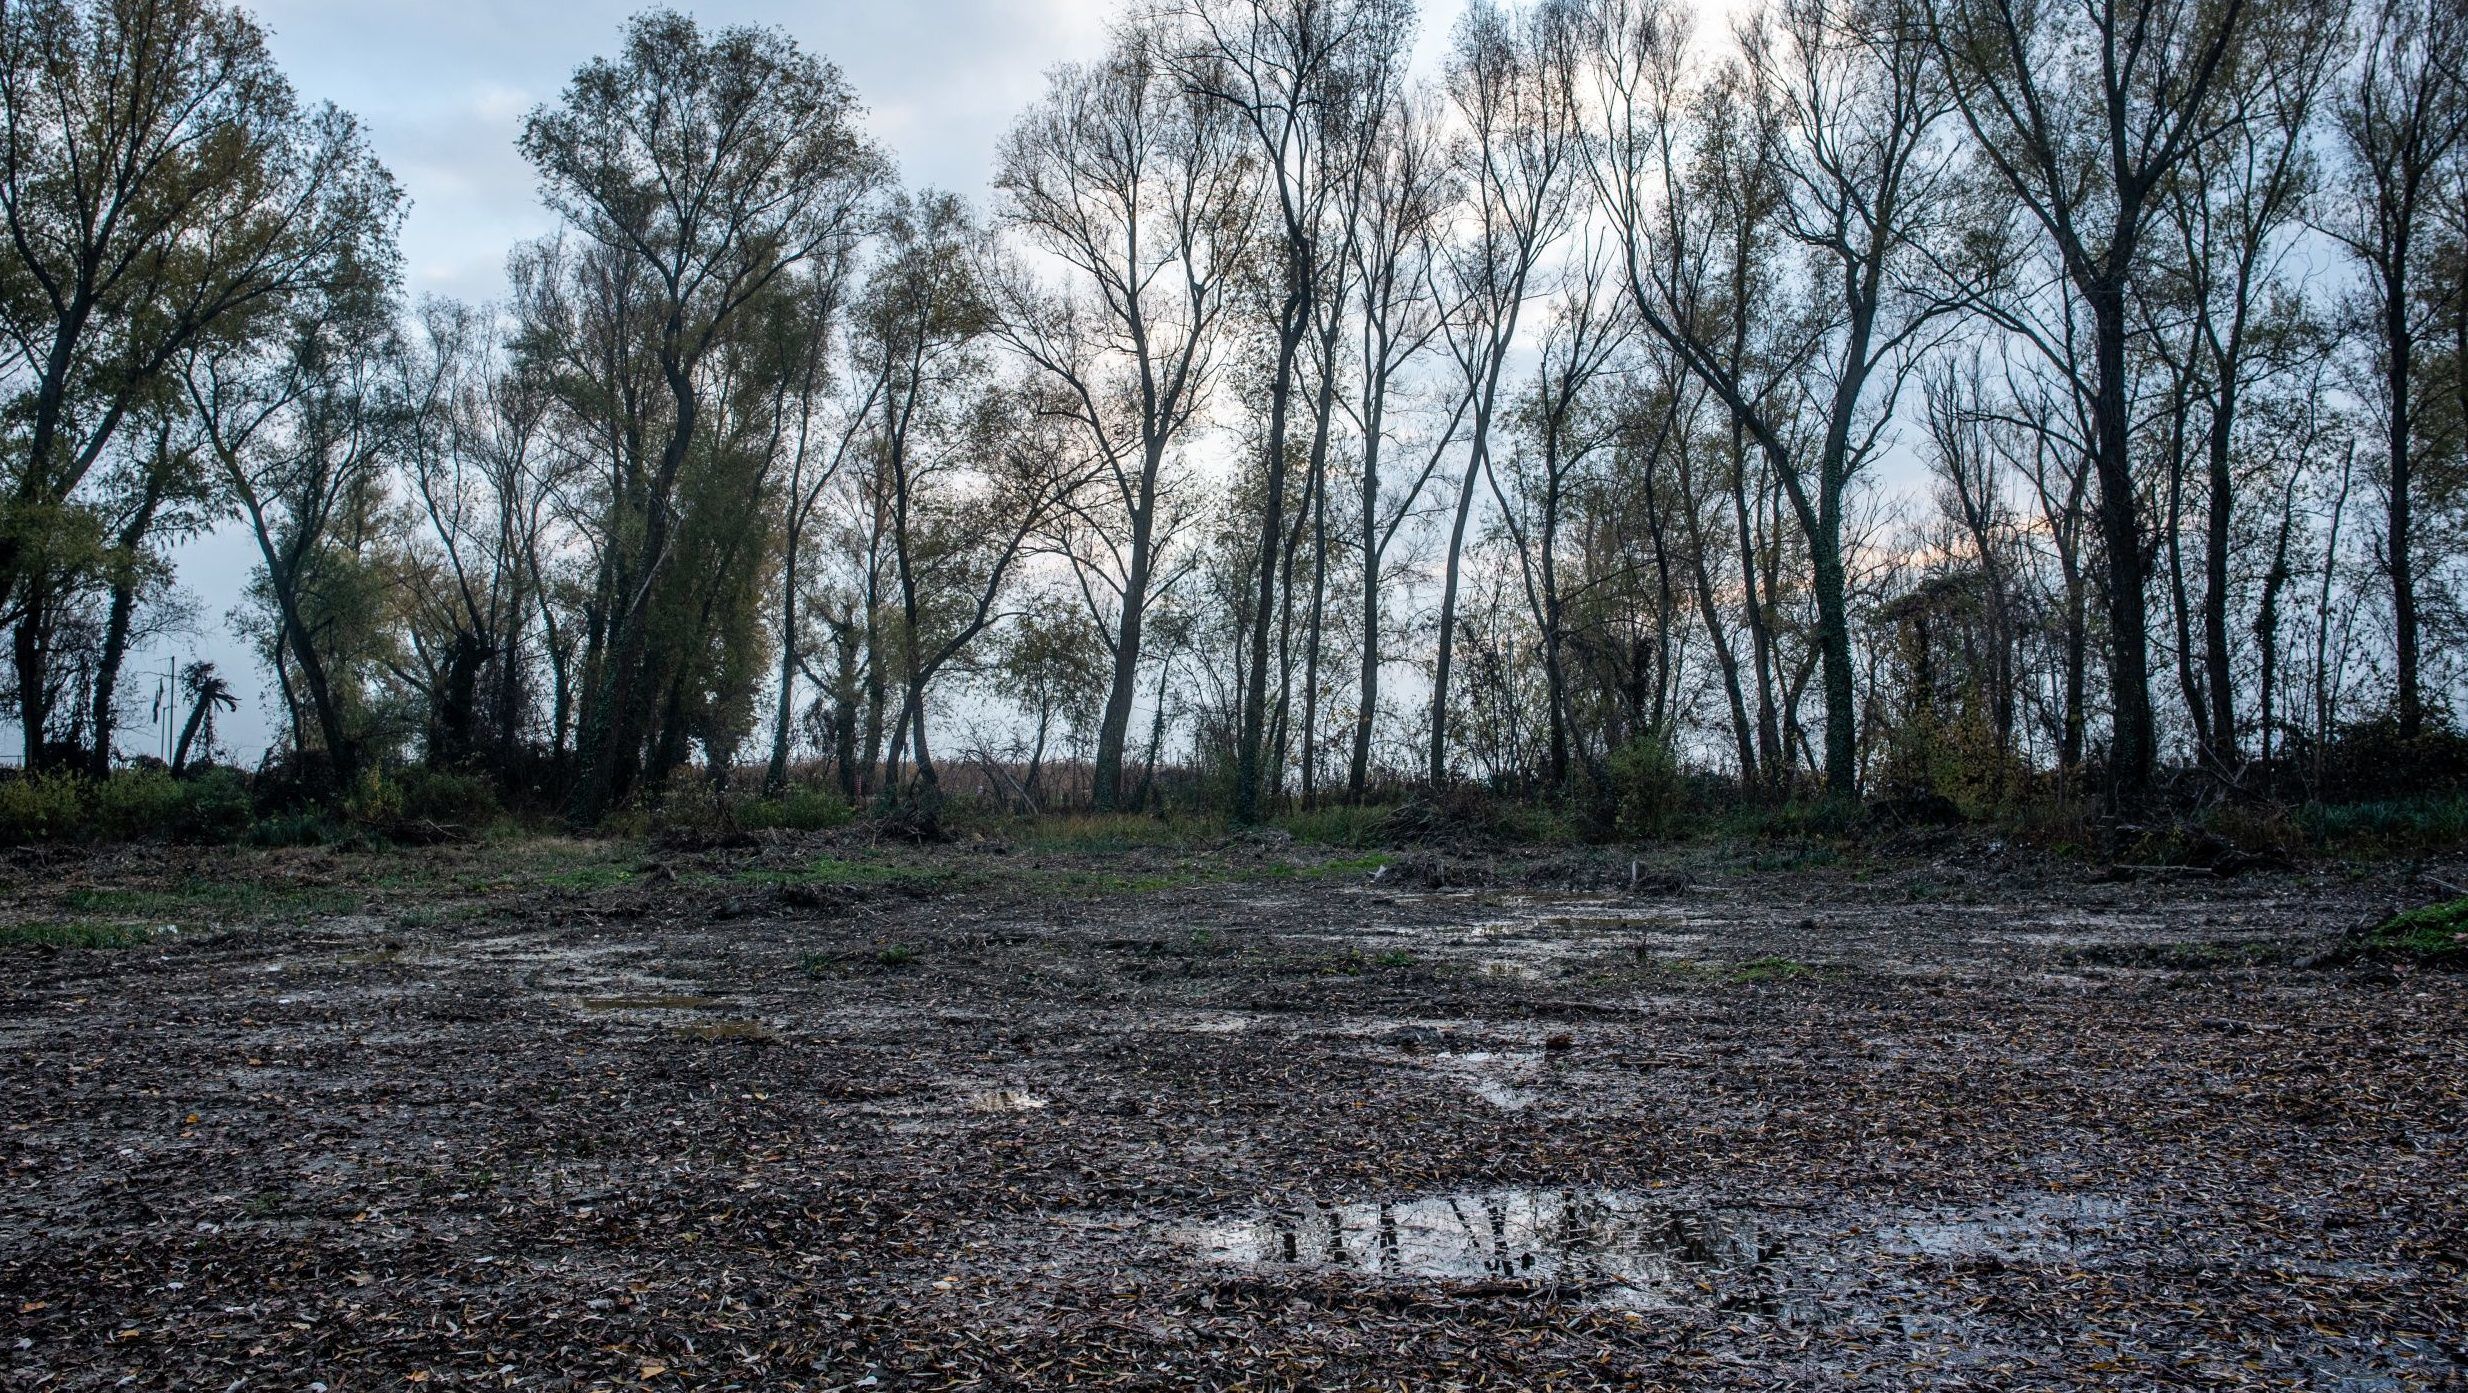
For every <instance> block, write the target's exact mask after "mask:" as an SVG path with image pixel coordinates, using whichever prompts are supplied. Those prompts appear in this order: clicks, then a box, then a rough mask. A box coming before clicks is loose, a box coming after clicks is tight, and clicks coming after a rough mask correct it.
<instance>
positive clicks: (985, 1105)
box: [968, 1088, 1047, 1112]
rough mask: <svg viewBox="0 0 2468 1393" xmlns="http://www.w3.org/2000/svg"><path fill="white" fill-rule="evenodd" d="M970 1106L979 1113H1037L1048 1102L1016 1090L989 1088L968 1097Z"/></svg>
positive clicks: (1032, 1094) (1034, 1095)
mask: <svg viewBox="0 0 2468 1393" xmlns="http://www.w3.org/2000/svg"><path fill="white" fill-rule="evenodd" d="M968 1105H969V1107H970V1108H971V1109H973V1110H975V1111H977V1112H1035V1111H1037V1110H1038V1109H1040V1108H1043V1107H1045V1106H1046V1105H1047V1100H1046V1099H1043V1098H1040V1097H1038V1096H1037V1095H1036V1094H1034V1093H1023V1092H1021V1091H1020V1090H1019V1089H1016V1088H989V1089H986V1090H984V1091H982V1092H978V1093H971V1094H970V1095H968Z"/></svg>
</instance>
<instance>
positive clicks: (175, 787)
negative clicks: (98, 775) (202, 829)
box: [85, 769, 190, 841]
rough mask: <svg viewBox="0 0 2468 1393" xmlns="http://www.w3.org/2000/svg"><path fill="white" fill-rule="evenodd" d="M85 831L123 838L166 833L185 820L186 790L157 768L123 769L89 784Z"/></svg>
mask: <svg viewBox="0 0 2468 1393" xmlns="http://www.w3.org/2000/svg"><path fill="white" fill-rule="evenodd" d="M88 789H89V790H90V791H89V793H88V799H89V806H88V811H87V817H86V828H85V831H86V835H88V836H91V837H96V838H101V839H109V840H119V841H126V840H131V839H134V838H138V837H159V836H167V835H170V834H172V833H175V832H178V831H179V830H180V827H181V824H182V823H184V822H185V821H186V820H187V813H188V807H189V798H190V794H189V790H188V789H187V788H186V787H185V786H183V785H182V784H181V783H180V781H179V780H177V779H175V778H173V777H172V776H171V775H170V774H168V773H166V772H164V771H162V770H157V769H125V770H122V771H121V772H119V773H116V774H114V775H112V776H111V777H110V778H108V779H105V780H103V781H102V782H100V783H96V784H90V785H88Z"/></svg>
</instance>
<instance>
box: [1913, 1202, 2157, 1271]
mask: <svg viewBox="0 0 2468 1393" xmlns="http://www.w3.org/2000/svg"><path fill="white" fill-rule="evenodd" d="M2125 1213H2126V1211H2125V1206H2124V1205H2122V1204H2120V1203H2118V1202H2117V1201H2115V1200H2111V1199H2102V1198H2100V1197H2098V1196H2096V1195H2042V1196H2036V1197H2034V1198H2031V1199H2028V1200H2025V1201H2023V1202H2022V1203H2020V1204H2017V1205H2014V1206H2012V1207H2010V1208H2005V1209H1996V1210H1972V1211H1968V1212H1957V1213H1952V1214H1947V1215H1944V1216H1942V1217H1938V1216H1930V1217H1927V1218H1920V1219H1912V1220H1907V1221H1904V1222H1900V1223H1893V1224H1885V1225H1881V1226H1880V1227H1879V1228H1878V1229H1877V1231H1876V1236H1877V1240H1878V1241H1879V1242H1880V1243H1881V1244H1882V1245H1884V1247H1885V1248H1886V1250H1887V1251H1889V1252H1899V1253H1907V1254H1912V1255H1916V1256H1922V1257H1933V1258H1951V1257H1996V1258H1999V1259H2002V1260H2005V1261H2008V1262H2041V1261H2047V1260H2050V1259H2055V1258H2074V1257H2078V1256H2080V1255H2081V1254H2082V1253H2083V1252H2084V1251H2085V1250H2086V1249H2089V1248H2092V1247H2095V1246H2097V1245H2099V1244H2101V1243H2104V1242H2110V1241H2114V1240H2115V1239H2117V1238H2118V1237H2120V1236H2121V1234H2122V1232H2123V1227H2124V1224H2123V1221H2124V1219H2125Z"/></svg>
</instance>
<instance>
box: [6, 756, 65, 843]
mask: <svg viewBox="0 0 2468 1393" xmlns="http://www.w3.org/2000/svg"><path fill="white" fill-rule="evenodd" d="M77 784H78V781H77V780H76V779H75V778H74V777H72V776H70V775H67V774H28V775H23V776H20V777H18V778H13V779H6V780H0V845H7V846H23V845H25V844H26V843H28V842H45V841H54V840H58V839H62V838H69V837H76V836H79V835H81V834H83V832H84V831H85V822H86V817H85V807H84V800H82V799H81V798H79V796H78V786H77Z"/></svg>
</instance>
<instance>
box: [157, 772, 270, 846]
mask: <svg viewBox="0 0 2468 1393" xmlns="http://www.w3.org/2000/svg"><path fill="white" fill-rule="evenodd" d="M185 791H186V793H187V795H188V797H187V803H186V805H185V806H184V807H183V808H182V809H181V810H180V817H179V822H178V823H177V824H176V825H175V826H174V827H173V829H172V830H173V832H174V833H175V834H176V835H178V836H180V837H183V838H186V839H188V840H190V841H198V842H230V841H237V840H239V839H240V838H241V837H243V836H245V835H247V833H248V828H249V819H250V817H251V816H252V815H254V813H255V811H256V809H255V807H254V805H253V804H252V803H251V802H250V799H249V786H248V780H247V779H245V778H243V777H241V774H240V771H239V770H237V769H222V768H214V769H208V770H205V771H204V772H202V773H200V774H198V775H196V776H195V777H193V778H191V779H190V780H189V781H188V783H187V784H186V785H185Z"/></svg>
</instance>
